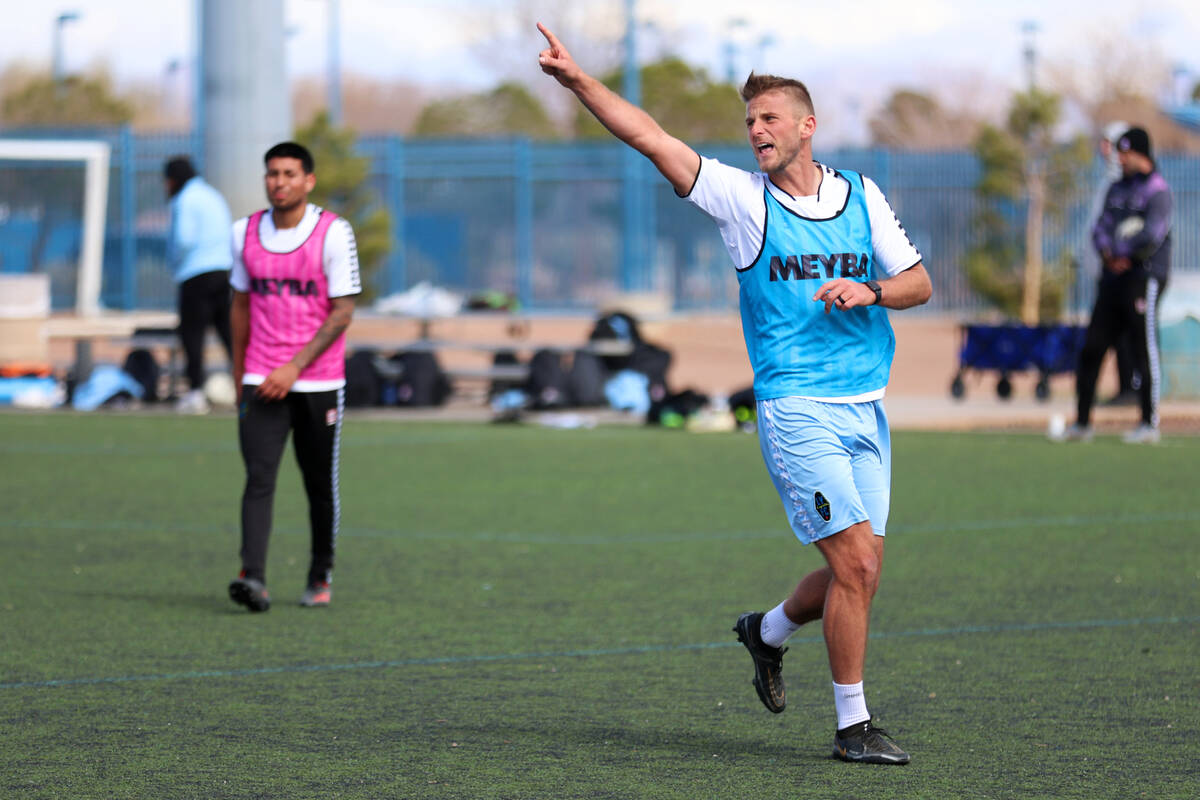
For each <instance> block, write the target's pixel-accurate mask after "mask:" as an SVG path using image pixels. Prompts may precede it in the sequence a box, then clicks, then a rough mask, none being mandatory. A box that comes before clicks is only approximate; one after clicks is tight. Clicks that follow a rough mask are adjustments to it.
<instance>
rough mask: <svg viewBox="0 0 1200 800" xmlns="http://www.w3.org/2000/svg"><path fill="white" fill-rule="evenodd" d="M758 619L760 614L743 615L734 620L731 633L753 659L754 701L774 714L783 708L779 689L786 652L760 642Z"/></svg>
mask: <svg viewBox="0 0 1200 800" xmlns="http://www.w3.org/2000/svg"><path fill="white" fill-rule="evenodd" d="M762 618H763V615H762V614H761V613H760V612H757V611H755V612H746V613H745V614H742V615H741V616H740V617H738V620H737V624H736V625H734V626H733V632H734V633H736V634H737V635H738V641H739V642H741V643H742V644H744V645H746V649H747V650H749V651H750V657H751V658H753V659H754V688H755V689H756V690H757V691H758V699H759V700H762V702H763V705H764V706H766V707H767V711H770V712H771V713H772V714H778V713H779V712H780V711H783V709H784V708H786V707H787V698H786V697H785V696H784V689H783V654H784V653H786V652H787V648H786V647H784V648H779V647H771V645H769V644H767V643H766V642H764V641H763V640H762V633H761V631H760V626H761V625H762Z"/></svg>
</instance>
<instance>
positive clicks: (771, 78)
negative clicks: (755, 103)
mask: <svg viewBox="0 0 1200 800" xmlns="http://www.w3.org/2000/svg"><path fill="white" fill-rule="evenodd" d="M772 91H781V92H784V93H786V94H788V95H791V97H792V99H793V100H795V101H796V102H797V103H799V104H800V105H801V107H803V108H804V110H805V111H807V112H808V113H809V114H814V115H815V114H816V111H814V109H813V101H812V95H810V94H809V93H808V87H807V86H805V85H804V84H803V83H801V82H800V81H798V80H794V79H792V78H781V77H779V76H778V75H755V74H754V73H753V72H751V73H750V77H748V78H746V82H745V83H743V84H742V90H741V94H742V102H745V103H749V102H750V101H751V100H753V99H754V98H756V97H758V96H759V95H760V94H763V93H764V92H772Z"/></svg>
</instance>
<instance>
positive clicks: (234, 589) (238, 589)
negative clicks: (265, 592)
mask: <svg viewBox="0 0 1200 800" xmlns="http://www.w3.org/2000/svg"><path fill="white" fill-rule="evenodd" d="M229 599H231V600H233V602H235V603H237V604H238V605H239V606H245V607H246V608H248V609H250V610H251V611H254V612H260V611H266V610H267V609H269V608H270V607H271V601H270V600H269V599H267V598H265V597H259V596H258V595H256V594H255V593H254V592H253V590H251V588H250V587H249V586H247V585H246V584H244V583H242V582H241V581H234V582H233V583H231V584H229Z"/></svg>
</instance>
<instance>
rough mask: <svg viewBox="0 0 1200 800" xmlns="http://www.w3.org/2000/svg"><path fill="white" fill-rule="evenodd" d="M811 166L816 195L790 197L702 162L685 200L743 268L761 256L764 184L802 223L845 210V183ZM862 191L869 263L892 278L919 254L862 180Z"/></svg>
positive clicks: (747, 175)
mask: <svg viewBox="0 0 1200 800" xmlns="http://www.w3.org/2000/svg"><path fill="white" fill-rule="evenodd" d="M813 163H817V162H813ZM817 166H818V167H820V168H821V185H820V187H819V188H818V189H817V193H816V194H814V195H808V196H805V197H793V196H792V195H790V194H788V193H787V192H785V191H783V190H782V189H780V188H779V187H778V186H776V185H775V184H774V183H772V182H771V181H770V180H769V179H768V178H767V175H766V173H763V172H746V171H745V170H743V169H738V168H737V167H731V166H729V165H727V164H722V163H721V162H720V161H717V160H716V159H715V158H703V157H702V158H701V159H700V171H699V173H698V174H697V175H696V183H695V184H694V185H693V186H692V191H691V192H690V193H689V194H688V195H687V197H686V198H685V199H686V200H687V201H688V202H689V203H691V204H692V205H694V206H696V208H699V209H700V210H701V211H703V212H704V213H705V214H708V216H710V217H712V218H713V221H714V222H716V223H717V228H718V229H719V230H720V231H721V238H722V239H723V240H724V241H725V248H726V249H727V250H728V251H729V256H730V258H732V259H733V264H734V266H735V267H737V268H738V269H745V268H746V267H748V266H750V265H751V264H753V263H754V260H755V259H756V258H758V255H759V253H761V252H762V247H763V236H764V235H765V227H764V226H765V224H766V219H767V205H766V200H765V199H764V198H763V186H764V185H765V186H766V187H767V190H768V191H770V192H771V195H772V196H773V197H774V198H775V199H776V200H778V201H779V202H780V203H781V204H782V205H783V206H784V207H785V208H787V209H788V210H790V211H793V212H795V213H796V214H799V215H800V216H802V217H807V218H808V219H830V218H832V217H836V216H837V215H838V214H840V213H842V211H843V209H845V207H846V201H847V200H848V199H849V197H850V182H849V181H848V180H847V179H846V178H844V177H842V175H841V174H840V173H838V172H837V170H835V169H833V168H831V167H827V166H825V165H824V164H820V163H817ZM863 186H864V189H865V195H866V201H867V216H868V217H869V218H870V221H871V245H872V247H873V249H874V261H875V264H876V265H878V266H879V267H880V268H882V269H883V271H884V272H886V273H887V274H888V275H898V274H900V273H901V272H903V271H904V270H906V269H908V268H909V267H913V266H916V265H917V264H918V263H919V262H920V261H921V254H920V253H919V252H918V251H917V248H916V247H915V246H914V245H913V243H912V241H911V240H909V238H908V234H907V233H905V232H904V227H903V226H902V225H901V224H900V220H899V219H897V218H896V213H895V212H894V211H892V207H891V206H890V205H888V201H887V198H885V197H884V196H883V192H882V191H880V190H879V187H878V186H876V185H875V182H874V181H873V180H871V179H870V178H868V177H866V176H865V175H864V176H863Z"/></svg>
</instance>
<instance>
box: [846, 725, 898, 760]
mask: <svg viewBox="0 0 1200 800" xmlns="http://www.w3.org/2000/svg"><path fill="white" fill-rule="evenodd" d="M833 757H834V758H840V759H841V760H842V761H860V762H862V763H864V764H907V763H908V762H909V760H910V759H909V756H908V753H906V752H904V751H903V750H901V749H900V748H899V747H897V746H896V743H895V742H893V741H892V737H891V736H888V732H887V731H885V730H884V729H883V728H876V727H875V726H874V725H872V724H871V723H870V722H869V721H868V722H859V723H857V724H855V725H851V726H850V727H848V728H842V729H841V730H840V731H838V732H837V733H836V734H834V737H833Z"/></svg>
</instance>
